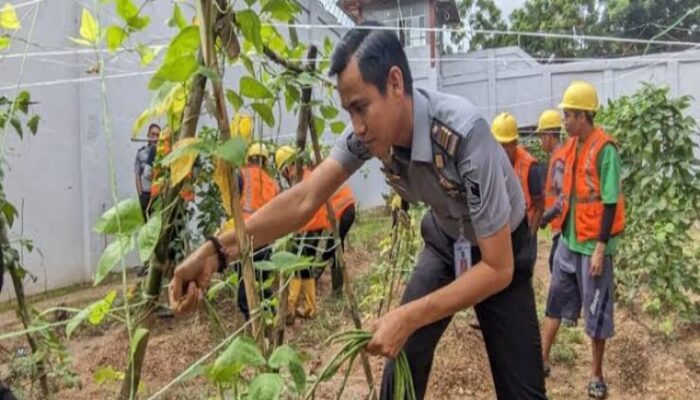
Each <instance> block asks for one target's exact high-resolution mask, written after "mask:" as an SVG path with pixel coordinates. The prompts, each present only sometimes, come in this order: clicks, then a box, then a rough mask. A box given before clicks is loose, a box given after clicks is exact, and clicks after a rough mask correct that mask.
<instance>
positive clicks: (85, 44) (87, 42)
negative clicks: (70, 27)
mask: <svg viewBox="0 0 700 400" xmlns="http://www.w3.org/2000/svg"><path fill="white" fill-rule="evenodd" d="M68 40H70V41H71V42H73V43H76V44H79V45H81V46H86V47H92V43H91V42H89V41H87V40H85V39H78V38H74V37H69V38H68Z"/></svg>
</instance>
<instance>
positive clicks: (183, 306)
mask: <svg viewBox="0 0 700 400" xmlns="http://www.w3.org/2000/svg"><path fill="white" fill-rule="evenodd" d="M198 297H199V289H198V288H197V284H196V283H195V282H194V281H190V282H189V283H188V284H187V291H186V292H185V296H184V299H183V300H182V301H181V302H180V304H179V306H178V313H187V312H190V311H191V310H193V309H194V308H195V306H196V305H197V302H198Z"/></svg>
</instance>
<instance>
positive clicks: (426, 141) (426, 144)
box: [411, 88, 433, 162]
mask: <svg viewBox="0 0 700 400" xmlns="http://www.w3.org/2000/svg"><path fill="white" fill-rule="evenodd" d="M431 120H432V118H431V116H430V103H429V102H428V98H427V97H426V95H425V94H423V92H422V91H421V90H418V89H416V88H414V89H413V132H412V134H413V137H412V138H411V161H419V162H431V161H432V159H433V147H432V144H431V142H430V122H431Z"/></svg>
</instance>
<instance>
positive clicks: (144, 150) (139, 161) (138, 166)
mask: <svg viewBox="0 0 700 400" xmlns="http://www.w3.org/2000/svg"><path fill="white" fill-rule="evenodd" d="M151 151H155V149H152V148H150V146H143V147H141V148H140V149H139V151H138V152H137V153H136V161H135V163H134V171H135V172H136V174H137V175H138V176H140V177H141V188H142V189H143V191H144V192H146V193H150V192H151V180H152V179H153V160H152V157H149V156H150V153H151Z"/></svg>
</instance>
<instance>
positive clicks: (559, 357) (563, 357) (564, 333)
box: [552, 327, 584, 365]
mask: <svg viewBox="0 0 700 400" xmlns="http://www.w3.org/2000/svg"><path fill="white" fill-rule="evenodd" d="M583 343H584V338H583V328H581V327H570V328H568V327H562V328H561V329H560V330H559V334H558V335H557V341H556V343H554V346H552V360H553V361H554V362H556V363H561V364H566V365H573V364H574V363H575V362H576V360H577V359H578V353H577V352H576V347H577V346H578V345H581V344H583Z"/></svg>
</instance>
